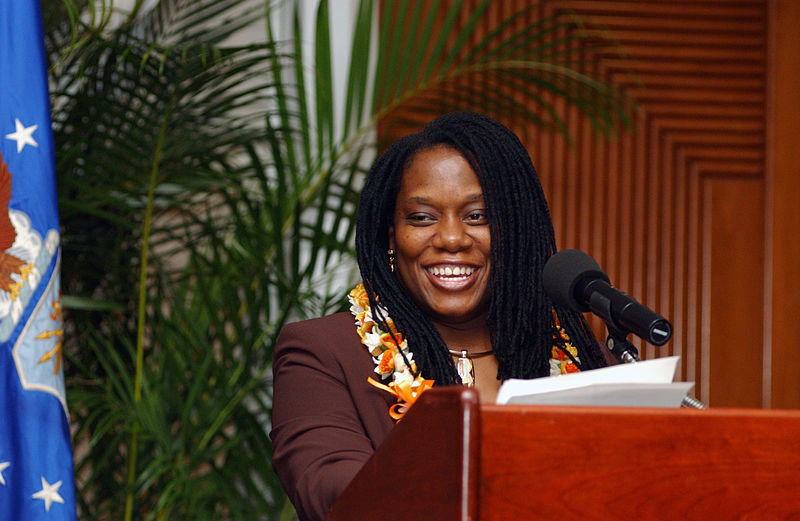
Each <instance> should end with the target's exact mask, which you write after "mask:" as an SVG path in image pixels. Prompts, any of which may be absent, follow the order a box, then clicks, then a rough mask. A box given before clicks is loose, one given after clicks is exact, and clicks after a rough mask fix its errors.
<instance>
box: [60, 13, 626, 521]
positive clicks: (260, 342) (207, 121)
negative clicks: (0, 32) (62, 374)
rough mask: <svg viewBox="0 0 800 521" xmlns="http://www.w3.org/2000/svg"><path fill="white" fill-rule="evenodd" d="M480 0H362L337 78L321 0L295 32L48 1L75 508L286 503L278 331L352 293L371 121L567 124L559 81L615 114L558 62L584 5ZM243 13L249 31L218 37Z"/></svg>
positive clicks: (568, 56) (571, 67)
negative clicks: (274, 445) (471, 1)
mask: <svg viewBox="0 0 800 521" xmlns="http://www.w3.org/2000/svg"><path fill="white" fill-rule="evenodd" d="M488 5H489V2H488V0H487V1H484V2H482V3H481V4H480V6H479V7H478V9H476V10H475V11H474V12H472V13H469V14H468V15H467V16H460V13H462V2H460V1H455V2H452V3H451V4H449V5H447V6H444V7H443V6H440V5H439V2H438V1H434V2H422V1H412V0H400V1H397V2H394V3H387V4H386V5H385V6H384V9H383V11H382V14H381V11H379V9H378V6H377V4H375V3H374V2H373V1H371V0H360V1H359V3H358V10H357V15H356V18H355V24H354V30H353V33H352V36H353V41H352V50H351V53H350V61H349V69H348V80H347V85H346V89H345V91H344V92H346V96H344V97H343V99H339V98H336V97H335V95H334V94H335V92H334V91H335V89H334V82H333V65H332V58H331V49H332V47H333V46H334V45H339V42H338V41H337V42H334V41H332V39H331V34H330V19H329V17H328V13H329V8H330V6H329V5H328V2H327V1H325V0H322V1H321V2H320V3H319V8H318V11H317V16H316V24H315V26H314V28H313V34H312V37H309V35H308V34H307V31H308V28H306V27H302V26H301V23H300V12H299V8H298V6H297V5H296V4H295V3H294V2H290V1H288V0H287V2H285V5H284V6H283V8H284V9H288V12H289V13H290V14H291V15H292V16H291V18H292V20H293V27H292V29H293V34H294V36H293V37H292V38H291V39H289V40H287V41H278V40H277V38H276V37H275V35H274V33H273V30H274V29H275V27H276V24H277V23H278V22H277V20H278V18H277V17H276V14H275V11H274V10H273V8H272V7H271V5H270V4H269V3H267V5H266V6H265V5H263V4H261V3H259V2H257V1H256V0H195V1H191V2H186V1H182V0H161V1H160V2H157V3H156V4H155V6H154V7H153V8H151V9H144V8H143V3H142V2H141V1H138V2H136V4H135V6H134V8H133V10H132V12H131V13H129V14H128V15H127V16H124V17H122V18H114V17H113V16H111V14H112V11H111V10H108V9H100V8H97V7H96V6H97V4H96V3H89V4H82V3H76V2H74V1H72V0H63V3H62V4H57V5H50V6H49V8H50V9H51V11H47V10H46V18H45V19H46V20H47V26H46V32H47V34H48V37H47V41H48V46H49V49H50V54H51V61H52V65H51V84H52V85H53V87H54V88H53V89H52V93H51V94H52V98H53V125H54V131H55V135H56V147H57V172H58V184H59V194H60V206H61V219H62V227H63V270H62V271H63V275H62V287H63V291H64V294H65V296H64V299H63V300H64V305H65V308H67V309H66V314H65V317H66V322H67V341H66V343H65V351H66V353H67V355H68V357H69V360H70V365H69V367H70V369H69V372H68V374H67V376H68V394H69V403H70V407H71V411H72V416H73V425H74V426H75V427H76V429H77V432H76V435H75V443H76V448H77V456H76V474H77V483H78V487H79V490H78V497H79V508H80V510H81V513H82V518H84V519H126V520H127V519H132V518H134V517H135V518H137V519H159V520H162V519H184V518H185V519H248V520H251V519H277V518H280V517H282V516H283V517H285V516H287V515H288V516H291V507H290V505H288V503H287V501H286V498H285V496H284V495H283V493H282V492H281V489H280V486H279V484H278V483H277V481H276V478H275V476H274V474H273V473H272V469H271V466H270V454H271V449H270V441H269V438H268V436H267V433H268V430H269V417H270V411H271V401H270V397H271V388H270V386H271V380H270V369H271V356H272V346H273V344H274V341H275V338H276V336H277V332H278V331H279V330H280V328H281V326H282V325H283V324H284V323H285V322H286V321H287V320H289V319H293V318H303V317H306V316H311V315H319V314H322V313H326V312H329V311H333V310H336V309H338V308H340V307H341V306H342V305H343V302H342V298H341V297H342V289H343V288H344V287H346V286H347V285H348V284H349V283H352V282H353V281H354V278H355V273H354V272H353V268H352V260H351V259H352V251H351V250H352V246H351V244H352V237H353V233H354V221H353V219H354V213H355V212H354V211H355V207H356V204H357V192H358V186H359V183H360V179H361V177H362V175H363V171H364V167H365V164H367V163H368V162H369V160H370V158H371V156H372V154H373V153H374V150H375V147H376V146H380V143H379V141H378V140H377V139H376V138H375V136H376V132H375V131H376V128H377V126H378V125H379V124H380V125H381V132H380V135H391V134H392V132H396V131H397V130H396V129H397V128H398V127H403V128H404V127H407V126H414V125H418V124H419V123H420V122H421V121H424V120H428V119H431V117H432V115H434V114H435V113H438V112H442V111H449V110H463V109H467V110H481V111H484V112H487V111H488V112H490V113H492V114H493V115H495V116H498V117H503V116H504V115H505V116H510V115H513V118H512V119H514V118H516V120H517V121H520V122H534V123H538V124H540V125H545V126H554V127H556V128H561V129H562V130H563V128H564V127H563V125H562V124H561V122H560V120H559V119H558V117H557V115H556V114H557V113H556V111H555V110H554V109H553V106H552V101H551V100H552V96H557V97H561V98H562V99H567V100H568V101H570V102H572V103H574V104H575V105H576V106H577V107H578V108H580V109H581V111H582V112H584V113H585V114H586V115H587V116H588V117H589V118H590V119H591V121H593V122H594V123H595V124H596V126H597V128H599V129H601V130H604V131H610V130H612V129H613V128H615V127H616V126H617V124H618V121H619V120H620V119H622V120H624V118H625V114H626V110H627V106H626V105H625V103H624V100H623V99H622V98H621V97H620V96H618V94H617V93H616V92H614V91H613V90H612V89H610V88H609V87H607V86H605V85H604V84H603V83H600V82H598V81H596V80H594V79H592V78H589V77H587V76H584V75H582V74H580V73H579V72H577V71H576V67H575V65H576V64H575V63H574V62H572V61H571V60H574V53H573V52H571V50H572V49H574V47H575V46H576V45H597V44H598V42H597V40H596V39H595V38H591V39H589V38H588V37H587V33H586V32H585V31H584V28H583V27H582V26H581V25H580V23H579V22H578V21H577V20H576V19H574V18H573V17H571V16H569V15H567V14H557V15H553V16H551V17H549V18H541V19H538V20H535V21H533V22H527V23H522V24H521V23H520V21H521V20H523V14H519V15H515V16H514V17H512V18H510V19H508V20H505V21H503V22H502V23H501V25H500V26H499V27H498V29H497V30H495V31H492V32H490V33H488V35H487V36H486V38H485V39H483V40H482V41H480V42H478V43H477V44H473V45H468V41H469V37H470V35H471V34H472V32H473V30H474V29H475V27H476V26H477V24H478V22H479V20H480V18H481V16H482V14H483V12H484V11H485V10H486V9H487V7H488ZM92 6H95V9H96V10H92ZM47 7H48V5H47V4H45V8H47ZM256 21H258V22H260V23H263V24H264V25H265V26H266V28H267V37H266V39H265V41H264V42H262V43H258V44H248V45H244V46H233V45H230V44H226V41H228V39H229V38H230V37H231V36H232V35H233V34H234V33H236V32H237V31H238V30H240V29H241V28H242V27H245V26H247V25H249V24H252V23H254V22H256ZM112 22H113V23H112ZM114 24H116V25H114ZM376 27H377V28H378V30H377V35H374V34H373V30H374V28H376ZM308 39H310V40H313V42H314V45H313V49H314V52H313V56H308V55H307V52H306V51H305V49H304V47H303V45H302V44H301V42H302V41H304V40H308ZM373 39H374V41H375V42H376V44H375V45H368V44H365V42H371V41H373ZM405 42H412V44H409V45H404V43H405ZM418 56H425V57H426V58H425V59H424V60H418V59H417V57H418Z"/></svg>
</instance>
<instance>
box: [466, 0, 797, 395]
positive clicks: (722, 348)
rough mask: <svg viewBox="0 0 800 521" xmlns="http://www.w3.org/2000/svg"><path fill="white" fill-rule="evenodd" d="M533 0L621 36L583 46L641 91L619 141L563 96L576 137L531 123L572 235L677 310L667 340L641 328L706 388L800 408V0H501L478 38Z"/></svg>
mask: <svg viewBox="0 0 800 521" xmlns="http://www.w3.org/2000/svg"><path fill="white" fill-rule="evenodd" d="M477 1H478V0H467V1H465V6H466V7H465V11H464V17H465V18H466V17H467V16H468V14H469V11H470V9H472V8H474V5H475V4H477ZM523 8H531V9H530V11H529V13H528V15H526V16H528V21H530V20H532V19H535V18H537V17H545V16H548V15H549V14H552V13H553V12H555V11H564V10H567V11H570V12H575V13H577V14H579V15H580V16H582V17H584V19H586V20H588V21H589V22H590V23H589V27H591V28H593V29H592V30H597V31H598V34H601V35H604V36H607V37H611V38H613V39H614V40H615V41H617V42H618V43H619V47H618V49H617V50H618V51H620V52H614V53H612V52H605V51H603V52H598V51H590V50H587V49H579V48H576V49H573V51H572V52H574V53H575V56H576V57H581V58H588V64H587V65H586V68H585V72H587V73H589V74H592V75H596V76H600V77H604V78H607V79H609V80H610V81H611V82H612V83H614V84H615V85H616V86H618V87H619V88H620V89H622V90H624V91H625V92H626V93H627V94H628V95H630V96H631V97H633V98H634V99H636V100H637V102H638V111H637V112H636V114H635V117H634V120H633V122H632V127H633V129H632V131H631V132H627V131H624V130H620V132H619V133H618V134H617V135H615V136H613V137H612V138H611V139H609V140H606V139H604V138H602V137H598V136H597V135H595V134H594V133H593V132H592V130H591V127H590V125H589V123H588V121H587V120H586V119H585V118H583V117H581V116H580V115H579V114H578V113H577V110H576V109H574V108H573V107H569V106H566V105H565V104H564V103H561V102H557V106H558V107H559V111H558V112H559V115H560V116H561V117H562V118H563V119H564V121H565V122H566V125H567V127H568V129H569V131H570V133H571V134H572V136H573V138H574V145H573V146H569V145H568V144H567V143H566V141H565V140H564V139H563V138H562V137H560V136H558V135H555V134H553V133H550V132H546V131H542V130H538V129H536V128H530V129H527V141H526V143H527V145H528V148H529V151H530V153H531V157H532V159H533V162H534V164H535V165H536V167H537V171H538V172H539V175H540V177H541V179H542V184H543V186H544V188H545V192H546V193H547V196H548V200H549V202H550V206H551V212H552V215H553V221H554V225H555V227H556V232H557V235H558V237H557V238H558V244H559V247H560V248H561V249H564V248H578V249H581V250H584V251H587V252H588V253H590V254H591V255H592V256H593V257H594V258H595V259H596V260H597V261H598V262H599V263H600V265H601V266H603V267H604V269H605V270H606V272H607V273H608V274H609V276H610V278H611V280H612V282H614V284H615V285H616V286H617V287H619V288H620V289H622V290H624V291H626V292H628V293H630V294H632V295H633V296H635V297H636V298H637V299H639V300H640V301H641V302H643V303H644V304H645V305H647V306H649V307H651V308H653V309H655V310H657V311H658V312H660V313H661V314H662V315H664V316H666V317H667V318H669V319H670V320H671V321H672V323H673V326H674V330H675V334H674V336H673V339H672V341H670V343H668V344H667V345H665V346H662V347H660V348H655V347H653V346H648V345H643V344H642V343H641V342H639V341H637V340H635V341H634V343H635V345H637V347H639V348H640V350H641V352H642V354H643V355H644V357H645V358H652V357H656V356H666V355H670V354H679V355H681V357H682V367H681V375H680V377H681V378H682V379H685V380H693V381H695V382H696V385H697V387H696V391H697V392H696V394H697V396H698V397H699V398H700V399H702V400H703V401H705V402H707V403H708V404H710V405H712V406H741V407H759V406H765V407H794V408H800V352H798V349H797V346H796V338H797V334H796V331H797V330H798V326H800V277H798V272H800V269H798V268H797V266H798V259H800V241H798V240H797V239H796V235H797V231H798V230H800V204H799V203H798V201H799V200H800V175H798V174H797V170H798V168H797V165H798V164H800V117H798V116H797V114H798V112H800V102H799V101H798V100H799V99H800V98H798V96H797V92H800V45H798V44H797V34H798V33H797V28H798V27H800V2H796V1H794V0H544V1H541V2H539V1H534V0H507V1H503V2H499V1H498V2H491V4H490V7H489V11H488V13H487V15H486V18H485V20H484V23H483V24H482V25H481V26H480V27H479V29H478V30H477V31H476V35H475V40H476V41H477V40H478V39H479V38H480V37H481V36H482V35H483V34H486V32H487V31H489V30H491V29H492V28H493V27H495V26H496V25H497V23H498V21H499V20H501V19H503V18H505V17H508V16H509V15H510V14H511V13H514V12H517V11H519V10H520V9H523ZM522 22H523V21H522V20H520V22H519V23H522ZM556 36H558V35H556ZM592 325H593V327H594V328H595V332H596V333H597V334H598V336H602V335H603V334H604V331H603V327H602V324H601V323H600V322H599V321H594V322H592Z"/></svg>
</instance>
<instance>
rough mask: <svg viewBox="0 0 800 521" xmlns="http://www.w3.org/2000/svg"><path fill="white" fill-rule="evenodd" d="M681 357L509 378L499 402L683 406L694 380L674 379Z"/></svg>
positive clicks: (499, 393) (500, 394) (498, 399)
mask: <svg viewBox="0 0 800 521" xmlns="http://www.w3.org/2000/svg"><path fill="white" fill-rule="evenodd" d="M679 360H680V357H678V356H669V357H664V358H656V359H654V360H645V361H643V362H636V363H633V364H620V365H614V366H611V367H604V368H601V369H594V370H592V371H585V372H582V373H570V374H564V375H559V376H550V377H546V378H535V379H533V380H515V379H512V380H506V381H505V382H503V385H501V386H500V390H499V391H498V393H497V402H496V403H497V404H506V403H508V404H525V405H605V406H628V407H680V405H681V400H683V398H684V396H686V394H687V393H688V392H689V391H690V390H691V389H692V387H693V386H694V382H673V381H672V380H673V378H674V377H675V370H676V369H677V367H678V361H679Z"/></svg>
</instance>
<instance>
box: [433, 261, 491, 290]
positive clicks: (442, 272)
mask: <svg viewBox="0 0 800 521" xmlns="http://www.w3.org/2000/svg"><path fill="white" fill-rule="evenodd" d="M477 270H478V268H477V267H475V266H467V265H464V264H437V265H435V266H427V267H426V268H425V271H427V272H428V274H429V275H430V276H431V278H432V279H433V281H434V283H436V284H437V285H438V286H441V287H442V288H445V289H450V290H454V289H463V288H464V287H466V286H468V285H469V284H470V283H471V282H472V279H473V278H474V277H473V276H472V275H473V274H474V273H475V271H477Z"/></svg>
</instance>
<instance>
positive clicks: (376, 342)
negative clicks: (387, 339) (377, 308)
mask: <svg viewBox="0 0 800 521" xmlns="http://www.w3.org/2000/svg"><path fill="white" fill-rule="evenodd" d="M376 329H377V328H373V329H372V331H369V332H367V333H364V338H363V339H362V340H361V343H363V344H364V345H365V346H367V349H369V353H370V354H371V355H372V356H378V355H380V354H381V351H382V349H381V335H380V333H375V332H374V331H375V330H376Z"/></svg>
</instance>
